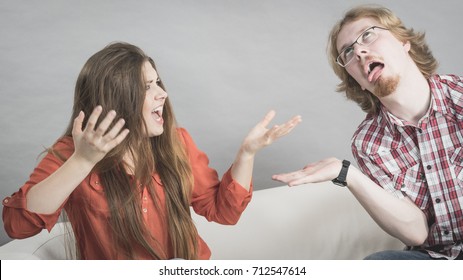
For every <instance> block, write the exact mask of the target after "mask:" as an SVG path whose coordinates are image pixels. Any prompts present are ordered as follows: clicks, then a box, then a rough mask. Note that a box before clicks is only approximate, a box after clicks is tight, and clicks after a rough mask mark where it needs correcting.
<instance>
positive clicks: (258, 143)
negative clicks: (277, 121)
mask: <svg viewBox="0 0 463 280" xmlns="http://www.w3.org/2000/svg"><path fill="white" fill-rule="evenodd" d="M274 117H275V111H273V110H271V111H269V112H268V113H267V114H266V115H265V117H264V119H262V120H261V121H260V122H259V123H258V124H257V125H256V126H255V127H254V128H252V129H251V131H250V132H249V133H248V135H247V136H246V137H245V138H244V140H243V143H242V145H241V148H242V150H243V151H244V152H246V153H249V154H252V155H254V154H255V153H256V152H257V151H259V150H260V149H262V148H263V147H265V146H268V145H270V144H272V143H273V142H274V141H275V140H276V139H278V138H280V137H282V136H284V135H286V134H288V133H290V132H291V130H293V129H294V127H296V125H297V124H299V123H300V122H301V121H302V118H301V116H299V115H298V116H294V117H292V118H291V119H290V120H289V121H287V122H286V123H284V124H281V125H274V126H273V127H272V128H270V129H269V128H267V126H268V125H269V123H270V122H271V121H272V119H273V118H274Z"/></svg>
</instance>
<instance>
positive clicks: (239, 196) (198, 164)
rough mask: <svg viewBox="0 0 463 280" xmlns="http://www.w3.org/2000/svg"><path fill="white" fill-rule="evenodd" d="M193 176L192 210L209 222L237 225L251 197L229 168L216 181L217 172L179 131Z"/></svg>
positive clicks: (205, 156)
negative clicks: (233, 176)
mask: <svg viewBox="0 0 463 280" xmlns="http://www.w3.org/2000/svg"><path fill="white" fill-rule="evenodd" d="M180 133H181V135H182V136H183V140H184V142H185V145H186V150H187V153H188V156H189V159H190V163H191V167H192V172H193V176H194V186H193V195H192V201H191V204H192V207H193V209H194V211H195V212H196V213H197V214H199V215H202V216H204V217H205V218H206V219H207V220H208V221H214V222H217V223H220V224H227V225H233V224H236V223H237V222H238V220H239V218H240V216H241V214H242V213H243V211H244V210H245V209H246V207H247V205H248V203H249V202H250V201H251V198H252V184H251V187H250V189H249V191H248V190H246V189H245V188H244V187H243V186H241V185H240V184H239V183H238V182H237V181H235V180H233V178H232V176H231V167H230V168H229V169H228V170H227V171H226V172H225V174H224V175H223V177H222V180H219V178H218V174H217V171H216V170H215V169H213V168H210V167H209V159H208V157H207V155H206V154H205V153H204V152H202V151H201V150H199V149H198V148H197V147H196V145H195V143H194V142H193V139H192V138H191V136H190V135H189V134H188V132H187V131H186V130H185V129H180Z"/></svg>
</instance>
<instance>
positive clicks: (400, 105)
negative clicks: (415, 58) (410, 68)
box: [380, 69, 431, 125]
mask: <svg viewBox="0 0 463 280" xmlns="http://www.w3.org/2000/svg"><path fill="white" fill-rule="evenodd" d="M417 70H418V69H417ZM414 72H415V71H414ZM380 101H381V103H382V104H383V105H384V106H385V107H386V108H387V109H388V111H389V112H391V113H392V114H393V115H394V116H396V117H398V118H399V119H402V120H404V121H407V122H410V123H413V124H415V125H416V124H418V122H419V121H420V119H421V118H422V117H423V116H424V115H425V114H426V112H427V111H428V109H429V105H430V102H431V93H430V88H429V84H428V81H427V80H426V78H425V77H424V76H423V75H422V74H421V72H419V71H418V72H417V73H416V72H415V73H410V75H408V76H406V77H402V78H401V80H400V82H399V84H398V86H397V89H396V91H395V92H393V93H392V94H390V95H389V96H386V97H383V98H380Z"/></svg>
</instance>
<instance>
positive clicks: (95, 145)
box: [72, 106, 129, 165]
mask: <svg viewBox="0 0 463 280" xmlns="http://www.w3.org/2000/svg"><path fill="white" fill-rule="evenodd" d="M102 111H103V108H102V107H101V106H97V107H95V109H94V110H93V112H92V114H91V115H90V117H89V118H88V121H87V125H86V126H85V128H83V129H82V125H83V122H84V118H85V114H84V112H82V111H81V112H80V113H79V115H78V116H77V117H76V118H75V119H74V126H73V129H72V137H73V139H74V147H75V151H74V155H75V156H76V157H77V158H80V159H82V160H85V161H87V162H88V163H90V164H93V165H95V164H96V163H98V162H99V161H100V160H102V159H103V158H104V157H105V155H106V154H107V153H108V152H109V151H111V150H112V149H113V148H114V147H116V146H117V145H119V144H120V143H121V142H122V140H124V138H125V137H126V136H127V134H128V133H129V130H128V129H127V128H123V127H124V124H125V121H124V119H119V120H117V122H116V123H115V124H114V126H113V127H112V128H111V129H109V127H110V126H111V124H112V123H114V120H115V118H116V112H115V111H114V110H111V111H109V112H108V114H107V115H106V116H105V117H104V119H103V120H102V121H101V123H100V124H99V125H98V127H95V126H96V123H97V121H98V118H99V117H100V115H101V112H102Z"/></svg>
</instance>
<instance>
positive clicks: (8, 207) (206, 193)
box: [3, 128, 252, 259]
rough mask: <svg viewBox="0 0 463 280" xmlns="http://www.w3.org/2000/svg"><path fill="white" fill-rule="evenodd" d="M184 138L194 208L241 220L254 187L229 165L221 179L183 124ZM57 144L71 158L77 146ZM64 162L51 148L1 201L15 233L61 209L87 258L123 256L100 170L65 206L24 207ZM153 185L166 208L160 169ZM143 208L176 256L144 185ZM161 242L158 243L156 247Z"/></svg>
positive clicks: (32, 228)
mask: <svg viewBox="0 0 463 280" xmlns="http://www.w3.org/2000/svg"><path fill="white" fill-rule="evenodd" d="M179 133H180V135H181V136H182V137H183V139H184V143H185V146H186V150H187V153H188V156H189V159H190V163H191V168H192V172H193V176H194V189H193V194H192V199H191V206H192V207H193V209H194V211H195V212H196V213H197V214H199V215H202V216H204V217H206V219H207V220H208V221H215V222H217V223H221V224H227V225H232V224H235V223H237V222H238V219H239V218H240V216H241V213H242V212H243V211H244V209H245V208H246V206H247V204H248V203H249V201H250V200H251V196H252V186H251V189H250V190H249V191H247V190H246V189H244V188H243V187H242V186H241V185H240V184H239V183H238V182H236V181H235V180H233V179H232V178H231V174H230V169H229V170H228V171H227V172H226V173H225V174H224V175H223V178H222V180H221V181H219V178H218V174H217V172H216V171H215V170H214V169H212V168H210V167H209V166H208V165H209V159H208V158H207V156H206V154H205V153H203V152H202V151H200V150H199V149H198V148H197V147H196V145H195V143H194V142H193V139H192V138H191V136H190V135H189V134H188V132H187V131H186V130H185V129H181V128H180V129H179ZM54 148H56V149H58V150H61V151H62V150H65V151H67V152H66V154H64V156H66V157H69V156H70V155H71V154H72V153H73V151H74V143H73V140H72V138H71V137H63V138H61V139H59V140H58V141H57V143H56V144H55V145H54ZM62 164H63V162H62V161H61V160H59V159H58V158H56V157H55V156H53V155H52V154H50V153H48V154H47V155H46V156H45V157H44V158H43V159H42V160H41V162H40V163H39V164H38V166H37V167H36V168H35V170H34V171H33V173H32V174H31V176H30V178H29V180H28V181H27V182H26V183H25V184H24V186H22V187H21V188H20V189H19V191H18V192H16V193H14V194H13V195H12V196H11V197H7V198H5V199H4V200H3V223H4V226H5V230H6V232H7V233H8V235H9V236H10V237H12V238H18V239H21V238H27V237H30V236H33V235H35V234H37V233H39V232H41V231H42V229H47V230H48V231H50V230H51V229H52V228H53V226H54V225H55V224H56V222H57V220H58V218H59V216H60V213H61V211H62V209H63V208H64V209H65V211H66V213H67V214H68V217H69V221H70V222H71V224H72V227H73V231H74V235H75V237H76V240H77V244H78V246H79V251H80V254H81V257H82V258H83V259H121V258H124V256H123V255H122V254H121V253H119V252H118V251H117V250H115V248H114V246H112V244H111V234H112V233H111V232H112V230H111V228H110V225H109V223H108V219H109V209H108V205H107V201H106V198H105V195H104V186H102V185H101V184H100V180H99V177H98V174H97V173H90V174H89V175H88V176H87V177H86V178H85V179H84V180H83V181H82V182H81V183H80V185H79V186H77V188H76V189H75V190H74V191H73V192H72V194H71V195H70V196H69V197H68V199H67V200H66V201H65V202H64V203H63V205H62V206H61V207H60V208H59V209H58V210H57V211H56V212H55V213H53V214H46V215H45V214H38V213H33V212H30V211H28V210H27V209H26V193H27V192H28V190H29V189H30V188H32V187H34V185H35V184H37V183H39V182H40V181H42V180H44V179H45V178H47V177H48V176H49V175H50V174H52V173H53V172H54V171H55V170H57V169H58V168H59V167H60V166H61V165H62ZM152 178H153V185H154V187H155V192H156V194H157V196H158V197H159V200H160V202H161V205H160V206H161V207H160V209H165V207H164V206H165V205H164V202H165V197H164V189H163V186H162V182H161V180H160V177H159V175H158V174H157V173H153V175H152ZM140 207H142V213H143V218H144V220H145V223H146V226H147V228H148V230H149V231H150V233H151V234H152V235H153V236H154V237H155V238H156V240H157V241H158V242H159V245H160V246H161V249H162V250H163V251H164V253H165V255H166V256H167V258H173V257H174V256H173V253H172V249H171V248H170V246H169V238H168V234H167V225H166V219H165V215H166V212H165V211H161V212H159V211H157V210H156V207H155V205H154V201H153V200H152V198H151V197H150V195H149V194H148V190H147V189H146V187H143V190H142V205H141V206H140ZM198 244H199V247H198V248H199V258H200V259H209V258H210V256H211V252H210V250H209V247H208V246H207V244H206V243H205V242H204V241H203V240H202V239H201V237H199V236H198ZM156 247H157V246H156ZM136 254H137V256H141V258H146V259H148V258H150V256H149V254H148V253H147V252H145V251H144V250H143V249H140V251H139V252H136Z"/></svg>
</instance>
